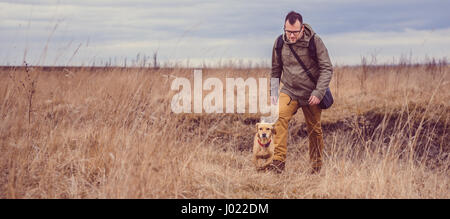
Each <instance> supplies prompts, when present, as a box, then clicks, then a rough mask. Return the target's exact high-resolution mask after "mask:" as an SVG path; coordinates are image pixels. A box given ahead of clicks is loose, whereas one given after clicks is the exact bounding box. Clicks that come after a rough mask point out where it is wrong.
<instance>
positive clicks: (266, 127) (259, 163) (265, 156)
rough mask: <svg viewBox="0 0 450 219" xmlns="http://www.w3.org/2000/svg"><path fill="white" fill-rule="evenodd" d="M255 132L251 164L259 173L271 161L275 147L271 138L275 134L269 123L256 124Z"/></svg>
mask: <svg viewBox="0 0 450 219" xmlns="http://www.w3.org/2000/svg"><path fill="white" fill-rule="evenodd" d="M256 130H257V132H256V134H255V140H254V142H253V163H254V164H255V166H256V170H258V171H260V170H264V169H266V168H267V167H268V166H269V164H271V163H272V161H273V153H274V152H273V151H274V149H275V146H274V143H273V139H272V137H273V135H275V134H276V132H275V129H274V127H273V124H271V123H257V124H256Z"/></svg>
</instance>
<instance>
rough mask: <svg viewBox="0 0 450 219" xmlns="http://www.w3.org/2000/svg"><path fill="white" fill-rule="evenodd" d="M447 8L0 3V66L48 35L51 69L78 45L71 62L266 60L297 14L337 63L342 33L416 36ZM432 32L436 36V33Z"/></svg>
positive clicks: (347, 3)
mask: <svg viewBox="0 0 450 219" xmlns="http://www.w3.org/2000/svg"><path fill="white" fill-rule="evenodd" d="M449 6H450V3H449V2H448V1H443V0H442V1H441V0H432V1H426V2H421V1H416V0H411V1H406V0H399V1H394V2H392V1H388V0H378V1H357V0H344V1H338V2H336V1H332V0H315V1H314V0H307V1H302V2H301V3H299V2H297V1H269V0H262V1H245V2H243V1H237V0H231V1H207V0H203V1H201V0H176V1H173V0H172V1H167V0H166V1H162V0H155V1H140V0H129V1H105V0H96V1H87V0H79V1H64V0H61V1H56V0H53V1H52V0H45V1H25V0H18V1H1V2H0V31H1V33H2V34H1V36H0V50H1V51H2V53H0V57H4V59H3V60H6V61H4V62H10V63H13V62H19V63H20V60H19V61H17V59H20V57H21V56H23V53H24V50H25V49H27V50H28V54H29V55H28V56H29V57H30V59H33V60H39V56H40V55H41V54H42V50H43V48H44V46H45V44H46V42H47V40H48V39H49V38H50V45H49V49H48V56H47V62H48V63H50V64H53V63H54V60H55V59H56V57H59V58H58V59H57V60H58V61H61V60H63V58H61V57H62V56H61V55H60V54H61V53H62V52H63V51H74V50H75V49H76V48H77V46H78V45H80V44H82V45H83V46H82V48H81V49H80V50H79V56H78V57H77V58H78V59H77V60H78V61H76V62H78V63H81V62H83V61H82V60H90V59H92V57H94V56H95V57H96V58H98V59H109V58H110V57H130V56H135V55H136V54H137V53H147V54H151V53H152V52H154V51H156V50H158V52H159V53H160V56H161V58H162V59H167V60H168V59H192V60H194V59H196V60H200V59H211V58H215V59H220V58H254V59H270V55H271V52H270V50H271V48H272V45H273V40H274V39H275V37H276V36H277V35H278V34H280V33H281V31H282V24H283V19H284V16H285V14H286V13H287V12H289V11H290V10H296V11H299V12H301V13H302V14H303V16H304V20H305V22H307V23H310V24H312V26H313V28H314V29H315V30H316V31H317V32H318V33H319V34H320V35H321V36H322V38H323V39H324V41H325V43H329V44H330V45H329V47H330V48H333V50H331V49H330V50H331V51H330V53H331V54H333V56H335V57H336V59H338V60H346V59H340V58H339V56H341V57H350V55H349V54H347V53H344V52H342V49H343V48H342V47H341V46H339V44H340V43H341V42H342V41H344V39H343V38H342V36H348V37H349V39H347V41H349V40H351V39H352V34H355V36H360V37H361V36H362V35H361V33H371V34H369V35H370V36H373V37H375V36H376V37H380V36H382V35H383V33H389V34H398V35H399V36H404V37H406V36H407V35H405V34H413V33H416V32H408V30H417V31H420V30H425V31H431V30H441V29H442V30H446V29H448V28H449V27H450V24H448V22H447V21H448V20H450V15H448V14H447V13H446V9H448V8H450V7H449ZM55 26H57V28H56V31H55V32H54V33H53V34H52V30H53V28H54V27H55ZM418 33H422V32H418ZM438 33H442V31H436V32H435V34H438ZM50 35H51V37H50ZM423 36H424V37H427V35H426V34H425V35H423ZM412 37H414V36H412ZM336 39H339V40H336ZM389 39H392V38H389ZM433 39H434V38H433V37H431V38H430V40H429V42H430V41H433ZM439 39H440V38H439ZM327 40H329V42H327ZM374 40H375V39H374ZM347 41H346V42H347ZM369 41H370V40H369ZM439 42H441V41H439ZM344 44H345V43H344ZM327 45H328V44H327ZM346 45H348V46H352V44H346ZM445 45H447V44H445ZM380 47H383V45H382V44H377V45H363V44H361V45H358V48H356V49H351V48H347V49H346V51H353V52H356V51H373V50H374V48H375V49H376V48H380ZM395 48H398V49H397V50H396V49H395ZM385 50H386V51H389V54H394V53H395V52H397V53H401V52H402V51H403V50H404V47H402V46H396V45H390V46H389V49H388V50H387V49H385ZM68 53H69V54H70V55H66V56H69V57H70V56H71V52H68ZM361 53H364V52H360V54H361ZM360 54H358V55H357V56H359V55H360ZM430 54H431V55H432V52H430ZM439 54H440V53H439ZM357 56H356V57H357ZM353 57H354V56H353ZM49 60H50V61H49ZM348 60H350V58H348ZM352 60H355V58H352ZM342 62H343V63H345V62H347V61H342ZM349 62H350V61H349ZM61 63H62V64H64V62H63V61H61ZM0 64H5V63H0ZM57 64H58V63H57Z"/></svg>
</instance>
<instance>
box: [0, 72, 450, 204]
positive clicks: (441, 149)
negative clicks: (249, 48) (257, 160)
mask: <svg viewBox="0 0 450 219" xmlns="http://www.w3.org/2000/svg"><path fill="white" fill-rule="evenodd" d="M269 71H270V70H269V69H250V70H237V69H209V70H208V69H207V70H204V71H203V75H204V77H205V78H206V77H210V76H220V77H221V78H224V77H225V76H227V77H237V76H240V77H244V78H245V77H247V76H253V77H264V76H267V75H268V73H269ZM27 74H29V76H27ZM361 74H364V75H361ZM171 75H172V76H174V75H175V76H185V77H191V75H192V70H189V69H160V70H151V71H149V70H142V69H125V70H124V69H119V68H117V69H114V68H110V69H107V70H98V69H97V70H94V71H90V70H87V69H78V70H77V69H70V70H64V71H44V70H42V69H39V68H34V69H33V68H31V69H29V72H28V73H27V72H26V71H25V70H24V69H4V70H2V71H0V79H1V80H0V150H1V151H0V197H1V198H450V182H449V180H450V169H449V167H450V157H449V153H450V147H449V143H448V142H449V141H450V138H449V134H448V132H449V124H448V123H449V121H448V118H450V107H449V102H448V100H449V99H450V96H449V95H450V93H449V92H448V90H449V89H450V84H449V82H450V74H449V68H448V66H447V65H438V64H434V65H421V66H410V65H401V66H376V67H375V66H362V67H339V68H336V69H335V74H334V76H333V77H334V78H333V80H332V83H331V89H332V91H333V93H334V94H335V97H336V103H335V105H334V106H333V107H332V108H331V109H329V110H326V111H324V113H323V116H322V120H323V127H324V135H325V136H324V137H325V152H326V156H325V161H324V168H323V171H322V172H321V173H320V174H319V175H310V174H309V173H308V171H307V170H308V167H309V161H308V156H307V144H308V142H307V140H306V136H305V134H304V130H305V126H304V124H303V116H302V114H301V113H298V114H297V115H296V116H295V117H294V119H293V120H292V121H291V123H290V133H291V135H290V137H289V146H288V158H287V167H286V171H285V173H283V174H281V175H276V174H273V173H258V172H256V171H255V169H254V167H253V165H252V163H251V151H250V150H251V147H252V137H253V133H254V124H255V123H256V122H257V121H258V118H259V117H258V115H251V114H209V115H195V114H178V115H177V114H173V113H172V112H171V110H170V101H171V97H172V95H173V94H175V92H174V91H170V84H171V81H172V80H173V77H172V76H171ZM26 77H31V78H33V82H29V83H34V84H33V86H35V93H34V96H33V102H32V107H31V113H30V120H28V113H29V103H30V102H29V99H27V97H29V93H28V92H27V90H26V89H23V88H22V87H27V86H28V85H27V84H24V85H23V86H22V85H21V84H20V82H21V81H22V82H26V81H27V80H26ZM362 80H363V81H362Z"/></svg>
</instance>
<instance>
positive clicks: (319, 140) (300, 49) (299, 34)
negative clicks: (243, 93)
mask: <svg viewBox="0 0 450 219" xmlns="http://www.w3.org/2000/svg"><path fill="white" fill-rule="evenodd" d="M282 37H283V41H284V42H283V44H282V47H281V57H279V56H278V54H277V51H276V47H277V42H278V40H276V41H275V45H274V48H273V53H272V73H271V77H272V78H278V79H279V78H280V77H281V82H282V83H283V87H282V88H281V90H280V96H279V117H278V120H277V121H276V123H275V131H276V133H277V134H276V135H275V139H274V144H275V151H274V161H273V162H272V164H271V165H270V167H269V169H271V170H275V171H276V172H277V173H281V172H282V171H283V170H284V167H285V161H286V152H287V137H288V123H289V121H290V119H291V118H292V116H293V115H294V114H295V113H296V112H297V110H298V109H299V108H301V109H302V111H303V115H304V117H305V121H306V124H307V131H308V141H309V157H310V162H311V167H312V168H311V173H318V172H319V171H320V169H321V167H322V159H323V148H324V143H323V136H322V127H321V124H320V115H321V112H322V109H321V108H320V107H319V105H318V104H319V103H320V101H321V100H322V98H323V96H324V95H325V91H326V89H327V87H328V85H329V83H330V80H331V76H332V65H331V61H330V58H329V56H328V51H327V49H326V47H325V45H324V44H323V42H322V40H321V39H320V37H319V36H318V35H317V34H315V32H314V31H313V30H312V28H311V26H309V25H308V24H304V23H303V18H302V16H301V15H300V14H299V13H296V12H294V11H291V12H290V13H289V14H288V15H287V16H286V19H285V24H284V34H283V35H282ZM312 40H314V43H315V51H311V49H310V47H309V46H310V44H311V41H312ZM278 45H279V44H278ZM289 46H291V47H292V48H293V50H294V51H295V52H296V53H297V55H298V56H299V57H300V59H301V60H302V61H303V62H304V65H305V67H306V68H307V69H308V70H309V71H310V73H311V74H312V76H313V77H314V78H315V79H316V81H317V83H314V81H313V80H312V79H311V78H310V77H308V75H307V73H306V71H305V69H304V68H303V67H302V66H301V65H300V64H299V62H298V61H297V59H296V58H295V56H294V55H293V53H292V51H291V49H290V48H289ZM314 52H315V54H314ZM273 93H275V92H272V94H271V98H272V101H274V100H275V101H276V98H277V97H276V96H275V95H274V94H273Z"/></svg>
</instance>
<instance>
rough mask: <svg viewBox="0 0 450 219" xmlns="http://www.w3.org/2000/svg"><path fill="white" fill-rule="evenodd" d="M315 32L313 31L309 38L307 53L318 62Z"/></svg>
mask: <svg viewBox="0 0 450 219" xmlns="http://www.w3.org/2000/svg"><path fill="white" fill-rule="evenodd" d="M315 35H316V33H314V34H313V35H312V36H311V39H310V40H309V45H308V50H309V54H310V55H311V58H312V59H313V60H314V61H315V62H316V63H319V60H318V58H317V50H316V41H315V40H314V36H315Z"/></svg>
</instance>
